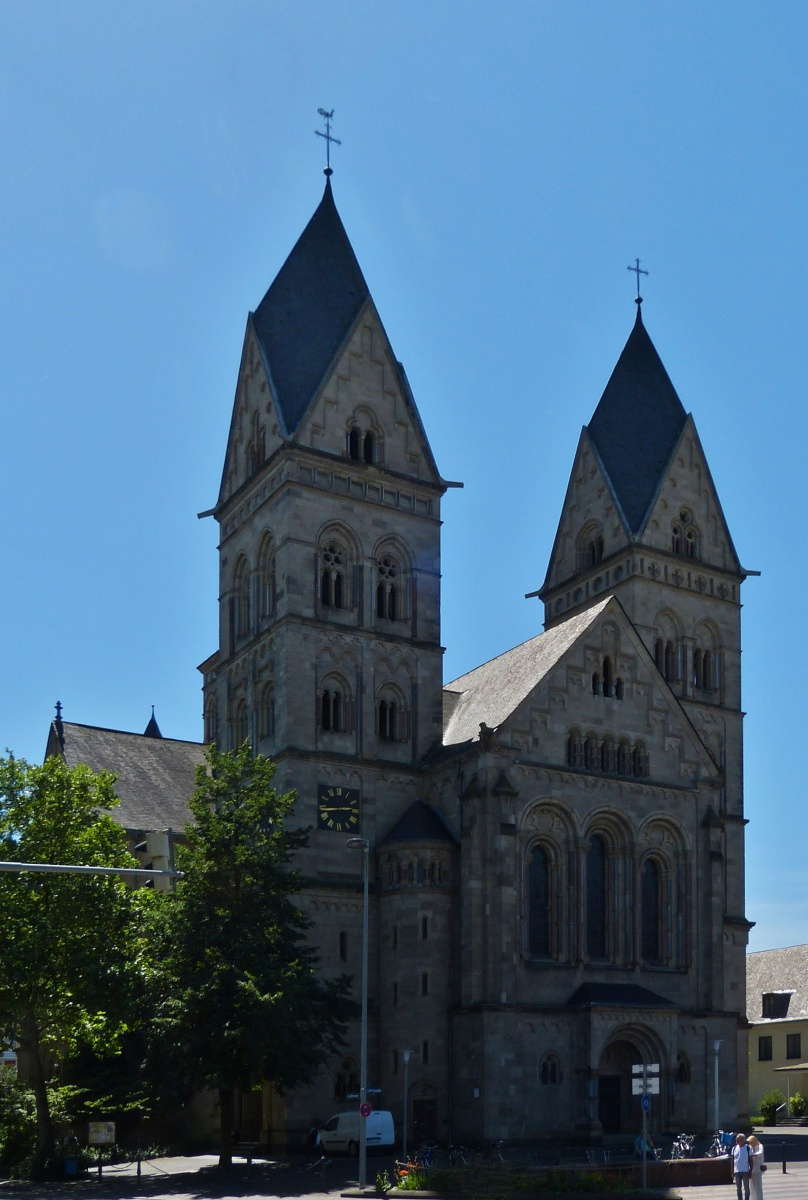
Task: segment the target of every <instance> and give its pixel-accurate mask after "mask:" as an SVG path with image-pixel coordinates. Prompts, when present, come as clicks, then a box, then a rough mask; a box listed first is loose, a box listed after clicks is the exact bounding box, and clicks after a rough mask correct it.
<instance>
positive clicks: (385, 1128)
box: [320, 1109, 396, 1155]
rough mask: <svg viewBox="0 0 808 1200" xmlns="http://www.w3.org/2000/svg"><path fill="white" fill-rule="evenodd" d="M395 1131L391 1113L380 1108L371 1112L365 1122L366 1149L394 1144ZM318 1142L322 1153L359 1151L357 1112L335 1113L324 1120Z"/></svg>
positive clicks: (352, 1153)
mask: <svg viewBox="0 0 808 1200" xmlns="http://www.w3.org/2000/svg"><path fill="white" fill-rule="evenodd" d="M395 1140H396V1131H395V1126H394V1125H393V1114H392V1113H391V1112H386V1111H385V1110H384V1109H380V1110H379V1111H378V1112H372V1113H371V1114H370V1116H369V1117H368V1118H367V1120H366V1123H365V1143H366V1145H367V1148H368V1150H370V1149H372V1148H373V1147H375V1146H393V1145H395ZM320 1144H321V1145H322V1147H323V1153H324V1154H351V1155H354V1154H358V1153H359V1113H358V1112H357V1111H356V1109H354V1111H353V1112H344V1113H337V1114H336V1116H333V1117H331V1118H330V1120H328V1121H326V1123H325V1125H324V1126H323V1128H322V1129H321V1130H320Z"/></svg>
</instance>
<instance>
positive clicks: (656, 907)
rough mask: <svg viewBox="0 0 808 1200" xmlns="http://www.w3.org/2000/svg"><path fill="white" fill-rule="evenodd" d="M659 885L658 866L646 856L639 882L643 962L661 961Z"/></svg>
mask: <svg viewBox="0 0 808 1200" xmlns="http://www.w3.org/2000/svg"><path fill="white" fill-rule="evenodd" d="M660 887H661V877H660V871H659V866H658V864H657V863H656V861H655V860H654V859H653V858H646V860H645V862H644V863H643V866H642V882H641V908H642V916H641V942H642V960H643V962H644V963H659V962H661V961H662V929H661V916H662V904H661V897H660Z"/></svg>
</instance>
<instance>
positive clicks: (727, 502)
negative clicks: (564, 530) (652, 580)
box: [0, 0, 808, 949]
mask: <svg viewBox="0 0 808 1200" xmlns="http://www.w3.org/2000/svg"><path fill="white" fill-rule="evenodd" d="M807 35H808V6H806V5H805V4H804V3H795V2H791V3H789V2H781V3H778V4H776V5H763V4H760V3H756V4H752V3H746V2H744V0H734V3H733V4H731V5H729V4H723V3H719V2H717V0H714V2H712V3H711V2H707V0H698V2H696V3H687V2H685V0H676V2H675V3H673V2H662V0H658V2H656V3H654V4H649V3H647V0H630V2H629V0H626V2H622V3H621V2H620V0H611V2H610V3H608V4H605V3H602V2H600V0H590V2H575V0H569V2H566V3H562V2H561V0H557V2H555V3H545V2H542V0H522V2H510V3H509V2H507V0H502V2H501V3H499V4H497V5H496V6H495V5H493V4H482V3H477V4H474V3H470V2H469V0H462V2H457V3H454V2H451V3H450V2H441V0H436V2H434V3H429V4H427V3H399V4H392V3H384V2H382V0H351V3H350V4H344V3H343V4H340V3H335V2H334V0H328V2H325V0H308V2H306V0H295V2H292V0H289V2H288V3H271V2H266V0H265V2H264V3H253V2H251V0H227V2H221V3H211V2H206V0H195V2H194V3H167V2H165V0H161V2H160V3H154V2H149V0H137V2H136V3H135V2H130V0H118V2H115V3H110V2H109V0H103V2H100V3H99V2H96V0H83V2H82V3H72V4H65V3H62V2H59V3H53V2H50V0H49V2H41V0H40V2H36V0H34V2H32V3H28V4H11V3H6V4H4V5H3V6H2V7H0V154H2V169H0V230H1V233H0V237H2V259H1V260H0V352H1V353H2V372H1V373H0V387H2V405H3V415H4V429H3V433H4V436H3V442H2V444H3V466H2V474H1V475H0V481H1V483H2V489H3V506H4V509H5V512H6V520H5V522H4V529H5V532H4V554H3V564H4V575H5V579H4V588H3V592H4V601H5V603H4V613H3V620H2V623H0V628H1V629H2V663H3V674H2V685H1V686H0V732H2V740H3V744H4V745H5V746H7V747H9V748H10V749H12V750H13V751H14V752H15V753H17V754H19V755H22V756H25V757H28V758H30V759H32V760H33V761H40V760H41V757H42V754H43V751H44V746H45V739H46V735H47V730H48V722H49V720H50V718H51V716H52V714H53V705H54V702H55V701H56V700H57V699H60V700H61V701H62V702H63V704H64V713H65V717H66V718H67V719H69V720H74V721H80V722H86V723H90V724H98V725H107V726H111V727H115V728H122V729H134V730H142V729H143V728H144V727H145V725H146V722H147V720H148V717H149V714H150V711H151V708H150V706H151V704H152V703H154V704H155V705H156V709H157V717H158V720H159V722H160V725H161V727H162V729H163V732H164V734H166V735H168V736H174V737H184V738H198V737H200V736H201V731H202V726H201V716H200V712H201V700H200V690H199V683H200V677H199V676H198V674H197V672H196V670H195V667H196V664H197V663H199V662H201V661H202V659H204V658H205V657H206V656H207V655H208V654H209V653H210V652H211V651H212V650H213V649H214V648H215V645H216V597H217V564H216V549H215V547H216V528H215V526H214V524H213V522H211V521H204V522H200V521H198V520H197V518H196V513H197V512H199V511H200V510H203V509H206V508H208V507H209V506H210V505H211V504H212V503H213V501H214V500H215V497H216V492H217V487H218V481H219V474H220V471H221V464H222V457H223V453H224V447H225V438H226V434H227V428H228V421H229V416H230V408H231V403H232V398H233V392H234V387H235V381H236V372H237V368H238V362H239V354H240V350H241V342H242V337H243V333H244V323H245V319H246V315H247V312H248V311H249V310H250V309H251V308H254V307H255V306H256V305H257V304H258V302H259V301H260V299H261V297H262V295H263V293H264V291H265V290H266V288H267V286H268V285H269V283H270V282H271V280H272V278H273V276H274V274H275V272H276V271H277V270H278V268H279V267H280V265H281V263H282V261H283V259H284V258H285V256H286V254H287V253H288V251H289V249H290V248H291V246H292V244H293V242H294V241H295V239H296V237H297V236H298V234H299V233H300V231H301V230H302V228H303V226H304V224H305V223H306V221H307V220H308V218H309V216H310V214H311V212H312V211H313V209H314V208H315V206H316V204H317V202H318V200H319V198H320V194H321V189H322V185H323V176H322V174H321V168H322V166H323V165H324V164H323V142H322V141H321V140H320V139H318V138H315V136H314V132H313V131H314V129H315V127H316V126H317V125H318V123H319V118H318V117H317V113H316V109H317V107H318V106H326V107H329V108H331V107H333V108H334V109H335V110H336V124H335V130H334V132H335V134H336V135H337V136H338V137H340V138H341V139H342V142H343V145H342V146H341V147H339V148H337V149H336V150H335V155H334V157H335V166H336V174H335V177H334V186H335V196H336V200H337V204H338V207H339V209H340V212H341V215H342V217H343V220H344V222H345V225H346V228H347V230H348V233H349V236H350V237H351V240H352V242H353V245H354V248H355V250H356V252H357V255H358V257H359V260H360V263H361V264H362V267H363V269H364V272H365V276H366V278H367V280H368V283H369V285H370V288H371V291H372V293H373V295H374V298H375V300H376V303H377V305H378V308H379V310H380V312H381V315H382V319H383V320H384V322H385V324H386V327H387V329H388V332H389V334H390V336H391V339H392V342H393V345H394V348H395V350H396V353H397V355H398V356H399V357H400V358H401V359H402V360H403V361H404V363H405V365H406V368H407V371H408V374H409V378H410V380H411V382H412V385H413V388H414V391H415V395H416V399H417V402H418V404H419V407H420V410H421V414H422V416H423V419H424V422H425V425H426V428H427V430H428V432H429V435H430V438H431V441H432V446H433V449H434V451H435V455H436V458H437V461H438V464H439V466H440V468H441V470H442V472H443V474H444V476H446V477H448V478H451V479H462V480H464V481H465V484H466V487H465V490H464V491H461V492H450V493H449V495H448V497H447V499H446V502H445V509H444V516H445V525H444V542H443V547H444V560H443V564H444V624H443V639H444V643H445V645H446V647H447V654H446V677H447V679H448V678H452V677H453V676H455V675H457V674H459V673H461V672H462V671H464V670H467V669H469V668H470V667H472V666H474V665H476V664H477V663H479V662H482V661H483V660H485V659H487V658H489V657H491V656H492V655H494V654H497V653H499V652H500V651H502V650H504V649H506V648H508V647H510V646H512V645H514V644H516V643H517V642H520V641H522V640H523V639H524V638H526V637H529V636H532V635H533V634H534V633H536V632H537V631H538V629H539V627H540V616H541V614H540V608H539V605H538V602H537V601H535V600H534V601H526V600H525V599H524V598H523V596H524V593H525V592H528V591H531V590H533V589H534V588H536V587H537V586H538V585H539V584H540V583H541V581H542V579H543V575H544V570H545V567H546V562H547V557H548V554H549V552H550V548H551V544H552V539H553V535H554V532H555V527H556V522H557V519H558V514H559V509H560V506H561V503H562V500H563V496H564V489H565V487H566V483H567V477H568V474H569V470H570V467H571V464H572V457H573V453H574V450H575V446H576V442H577V438H578V434H579V431H580V427H581V425H582V424H584V423H585V422H586V421H588V419H589V417H590V415H591V413H592V411H593V409H594V406H595V404H596V403H597V400H598V398H599V396H600V393H601V391H602V389H603V387H604V385H605V383H606V380H607V378H608V376H609V373H610V372H611V369H612V367H613V365H614V362H615V360H616V358H617V356H618V354H619V352H620V350H621V348H622V346H623V343H624V341H625V339H626V337H627V335H628V332H629V329H630V327H631V323H632V321H633V318H634V304H633V290H632V287H633V277H632V276H631V275H629V274H628V272H627V271H626V266H627V264H628V263H629V262H631V261H633V259H634V257H635V256H637V255H639V256H640V258H641V259H642V260H643V264H644V265H645V266H647V267H648V269H649V270H650V272H651V274H650V276H649V277H648V279H647V280H645V281H644V284H643V292H644V295H645V297H646V303H645V307H644V314H645V318H646V324H647V326H648V329H649V331H650V333H651V336H652V337H653V339H654V341H655V343H656V345H657V348H658V350H659V351H660V353H661V355H662V358H663V361H664V362H665V364H666V366H667V367H668V370H669V372H670V375H671V377H672V379H673V382H674V384H675V386H676V387H677V390H678V392H679V395H680V396H681V398H682V401H683V403H684V405H685V407H686V408H687V409H689V410H692V411H693V413H694V414H695V417H696V421H697V424H698V428H699V431H700V434H701V437H702V440H703V443H704V446H705V449H706V452H707V456H708V458H709V461H710V464H711V467H712V470H713V474H714V477H715V480H716V484H717V487H718V491H719V494H720V496H721V499H722V502H723V505H724V508H725V512H726V515H727V518H728V521H729V524H730V528H731V530H732V532H733V535H734V538H735V543H736V546H737V547H738V551H739V553H740V555H741V559H742V561H743V562H744V564H745V565H746V566H747V567H749V568H754V569H759V570H761V571H762V572H763V574H762V577H761V578H760V579H752V580H750V581H749V582H748V583H747V584H746V585H745V588H744V602H745V608H744V613H743V621H744V638H745V642H744V645H745V653H744V706H745V708H746V709H747V710H748V713H749V716H748V718H747V722H746V795H747V815H748V817H749V819H750V824H749V826H748V899H747V912H748V915H749V917H750V918H751V919H752V920H754V921H756V922H757V927H756V928H755V930H754V931H753V933H752V947H753V948H755V949H765V948H768V947H772V946H778V945H786V944H790V943H795V942H806V941H808V858H807V854H806V852H807V851H808V820H806V814H805V807H804V792H805V784H804V780H803V773H804V772H803V768H802V766H801V765H800V764H801V763H802V759H803V756H804V754H805V750H804V731H803V729H802V725H803V721H804V715H803V714H804V711H805V696H806V681H808V661H807V660H808V640H807V639H806V637H805V633H804V632H803V633H802V634H799V633H798V630H799V629H803V630H804V628H805V618H804V609H805V596H804V592H803V590H802V585H801V583H800V580H801V579H803V578H804V577H805V566H804V562H803V551H804V548H805V545H806V536H805V528H804V521H805V512H806V488H807V487H808V484H807V483H806V472H805V468H804V456H805V445H806V421H807V420H808V418H807V417H806V400H805V391H806V379H807V378H808V363H807V362H806V359H807V358H808V339H806V337H805V318H806V310H808V273H806V269H805V260H806V248H807V247H806V243H807V242H808V233H807V232H806V230H807V229H808V225H807V224H806V209H807V208H808V206H807V205H806V199H807V197H806V192H807V191H808V177H807V174H806V145H805V128H806V124H807V121H806V118H807V116H808V114H807V113H806V107H807V106H808V72H806V70H805V63H806V58H807V56H808V36H807Z"/></svg>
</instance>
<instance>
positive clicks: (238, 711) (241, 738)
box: [233, 700, 249, 750]
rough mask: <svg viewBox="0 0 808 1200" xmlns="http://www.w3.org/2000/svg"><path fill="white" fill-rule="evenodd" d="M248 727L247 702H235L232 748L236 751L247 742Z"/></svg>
mask: <svg viewBox="0 0 808 1200" xmlns="http://www.w3.org/2000/svg"><path fill="white" fill-rule="evenodd" d="M248 736H249V727H248V724H247V701H246V700H237V701H236V704H235V707H234V709H233V748H234V749H236V750H238V748H239V746H242V745H243V744H244V742H246V741H247V738H248Z"/></svg>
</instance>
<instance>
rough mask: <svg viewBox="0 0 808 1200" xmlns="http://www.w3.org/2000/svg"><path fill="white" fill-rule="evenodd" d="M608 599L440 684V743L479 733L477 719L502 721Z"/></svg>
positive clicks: (468, 738) (492, 722) (492, 723)
mask: <svg viewBox="0 0 808 1200" xmlns="http://www.w3.org/2000/svg"><path fill="white" fill-rule="evenodd" d="M610 599H611V597H609V596H607V597H606V598H605V599H603V600H600V601H599V602H598V603H597V604H593V605H592V607H591V608H587V609H586V610H585V611H584V612H581V613H577V614H576V615H574V616H571V617H568V618H567V620H566V621H561V622H559V624H558V625H554V626H553V627H552V629H548V630H547V631H546V632H545V633H540V634H539V635H538V637H534V638H531V639H530V640H529V641H527V642H522V644H521V645H520V646H515V647H514V648H513V650H508V651H506V653H505V654H500V655H499V656H498V657H497V658H492V659H490V660H489V661H488V662H487V663H483V664H482V666H480V667H476V668H475V669H474V670H473V671H469V672H468V673H467V674H466V675H461V676H459V678H457V679H454V680H452V682H451V683H447V684H446V685H445V686H444V689H443V690H444V699H445V701H446V700H447V699H448V703H445V705H444V712H445V713H446V715H447V720H446V723H445V725H444V730H443V743H444V745H446V746H449V745H458V744H460V743H462V742H468V741H471V740H472V739H475V738H478V737H479V736H480V724H481V723H482V722H485V724H486V725H488V726H489V727H490V728H492V729H495V728H496V727H497V726H498V725H501V724H502V722H503V721H505V720H506V719H507V718H508V717H509V716H510V714H511V713H512V712H513V711H514V709H516V708H517V707H518V705H519V704H521V703H522V701H523V700H524V699H525V698H526V697H527V696H528V695H529V694H530V692H531V691H532V690H533V688H534V687H535V686H536V684H537V683H538V682H539V681H540V680H541V679H543V678H544V676H545V675H546V674H547V673H548V672H549V671H551V670H552V669H553V667H554V666H555V665H556V663H557V662H558V661H559V659H560V658H561V657H562V655H564V654H565V653H566V652H567V650H569V648H570V647H571V646H572V645H573V643H574V642H575V641H576V640H577V639H578V638H579V637H580V636H581V634H582V633H583V632H584V630H586V629H588V628H589V626H590V625H592V623H593V622H594V621H595V620H596V619H597V618H598V617H599V616H600V614H601V613H602V612H603V610H604V609H605V608H606V606H607V604H608V603H609V601H610Z"/></svg>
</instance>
